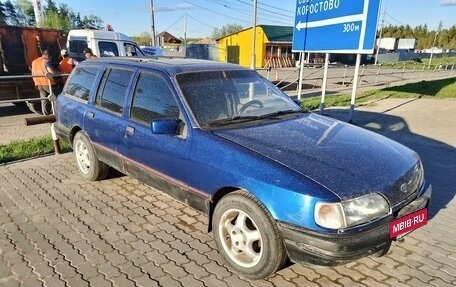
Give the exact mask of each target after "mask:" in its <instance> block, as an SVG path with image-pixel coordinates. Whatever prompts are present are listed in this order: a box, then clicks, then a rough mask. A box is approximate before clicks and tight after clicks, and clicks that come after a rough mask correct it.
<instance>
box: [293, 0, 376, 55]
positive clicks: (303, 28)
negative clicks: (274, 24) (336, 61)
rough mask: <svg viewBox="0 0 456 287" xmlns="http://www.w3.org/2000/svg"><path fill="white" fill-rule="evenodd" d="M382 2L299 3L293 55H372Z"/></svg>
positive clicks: (315, 0)
mask: <svg viewBox="0 0 456 287" xmlns="http://www.w3.org/2000/svg"><path fill="white" fill-rule="evenodd" d="M379 9H380V0H297V1H296V17H295V27H294V31H293V51H297V52H322V53H350V54H352V53H353V54H372V53H373V51H374V45H375V37H376V31H377V19H378V14H379Z"/></svg>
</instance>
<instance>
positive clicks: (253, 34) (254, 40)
mask: <svg viewBox="0 0 456 287" xmlns="http://www.w3.org/2000/svg"><path fill="white" fill-rule="evenodd" d="M257 4H258V3H257V0H254V1H253V29H252V31H253V32H252V56H251V58H250V69H252V70H255V44H256V25H257V24H256V23H257Z"/></svg>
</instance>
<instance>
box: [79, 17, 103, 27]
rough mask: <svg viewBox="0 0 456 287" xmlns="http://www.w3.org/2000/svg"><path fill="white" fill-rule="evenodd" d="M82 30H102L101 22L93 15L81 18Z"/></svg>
mask: <svg viewBox="0 0 456 287" xmlns="http://www.w3.org/2000/svg"><path fill="white" fill-rule="evenodd" d="M82 26H83V27H82V28H84V29H97V30H101V29H103V20H101V18H100V17H98V16H95V15H89V16H84V18H82Z"/></svg>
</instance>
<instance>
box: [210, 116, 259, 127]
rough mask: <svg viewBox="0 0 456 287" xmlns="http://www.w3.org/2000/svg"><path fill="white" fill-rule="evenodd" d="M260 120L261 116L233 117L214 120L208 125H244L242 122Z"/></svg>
mask: <svg viewBox="0 0 456 287" xmlns="http://www.w3.org/2000/svg"><path fill="white" fill-rule="evenodd" d="M259 118H260V117H259V116H233V117H232V118H224V119H219V120H213V121H210V122H208V123H207V124H206V125H208V126H217V125H226V124H233V123H242V122H248V121H254V120H258V119H259Z"/></svg>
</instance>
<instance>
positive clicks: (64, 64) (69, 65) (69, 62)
mask: <svg viewBox="0 0 456 287" xmlns="http://www.w3.org/2000/svg"><path fill="white" fill-rule="evenodd" d="M60 55H61V56H62V61H60V63H59V69H60V73H62V74H69V73H71V71H73V68H74V66H76V64H77V61H75V60H74V59H73V58H70V55H69V54H68V51H67V50H66V49H63V50H61V51H60ZM67 78H68V76H62V79H63V83H65V82H66V80H67Z"/></svg>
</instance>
